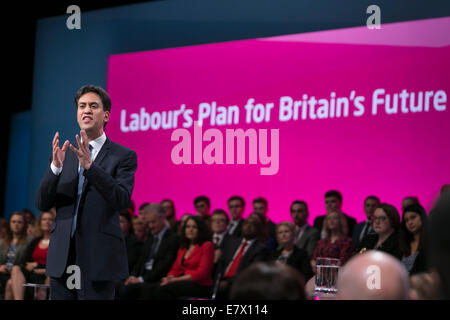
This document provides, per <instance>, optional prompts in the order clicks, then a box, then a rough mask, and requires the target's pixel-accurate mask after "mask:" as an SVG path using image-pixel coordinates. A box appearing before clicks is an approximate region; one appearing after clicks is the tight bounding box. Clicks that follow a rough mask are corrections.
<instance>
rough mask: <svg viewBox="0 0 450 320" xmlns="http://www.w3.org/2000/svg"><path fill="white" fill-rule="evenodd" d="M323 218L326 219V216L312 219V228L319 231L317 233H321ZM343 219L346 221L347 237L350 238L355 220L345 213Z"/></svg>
mask: <svg viewBox="0 0 450 320" xmlns="http://www.w3.org/2000/svg"><path fill="white" fill-rule="evenodd" d="M325 217H326V215H322V216H317V217H316V218H315V219H314V228H316V229H317V230H319V232H321V231H322V227H323V221H324V220H325ZM344 217H345V218H346V219H347V227H348V234H347V236H349V237H351V236H352V235H353V229H354V228H355V225H356V219H355V218H352V217H350V216H349V215H347V214H345V213H344Z"/></svg>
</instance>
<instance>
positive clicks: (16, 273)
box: [5, 212, 54, 300]
mask: <svg viewBox="0 0 450 320" xmlns="http://www.w3.org/2000/svg"><path fill="white" fill-rule="evenodd" d="M53 220H54V216H53V214H52V213H50V212H42V213H41V214H40V215H39V217H38V219H37V220H36V230H35V232H36V235H38V237H37V238H35V239H33V240H32V241H31V242H30V244H29V245H28V247H27V249H26V253H25V261H24V263H23V264H20V265H15V266H13V267H12V270H11V279H10V280H9V281H8V283H7V285H6V290H8V291H9V292H8V293H9V294H8V297H9V298H10V299H14V300H23V298H24V293H25V289H24V286H23V284H24V283H26V282H30V283H40V284H42V283H46V284H48V283H49V279H48V277H46V276H45V266H46V261H47V250H48V245H49V243H50V231H51V229H52V224H53ZM6 297H7V296H6V293H5V298H6Z"/></svg>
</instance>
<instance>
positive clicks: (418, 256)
mask: <svg viewBox="0 0 450 320" xmlns="http://www.w3.org/2000/svg"><path fill="white" fill-rule="evenodd" d="M427 220H428V218H427V214H426V212H425V209H424V208H423V207H422V206H421V205H420V204H413V205H410V206H407V207H406V208H405V210H403V215H402V224H401V226H400V233H399V246H400V251H401V253H402V258H401V259H402V263H403V265H404V266H405V267H406V269H407V270H408V272H409V274H410V275H412V274H415V273H419V272H424V271H427V257H426V249H425V248H426V245H425V242H426V230H427Z"/></svg>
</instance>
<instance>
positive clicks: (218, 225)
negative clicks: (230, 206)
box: [211, 214, 227, 233]
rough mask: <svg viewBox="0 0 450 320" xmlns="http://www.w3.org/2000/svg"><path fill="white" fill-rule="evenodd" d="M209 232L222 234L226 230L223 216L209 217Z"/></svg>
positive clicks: (225, 219)
mask: <svg viewBox="0 0 450 320" xmlns="http://www.w3.org/2000/svg"><path fill="white" fill-rule="evenodd" d="M211 230H212V232H214V233H222V232H225V230H227V218H226V217H225V216H224V215H223V214H213V215H212V217H211Z"/></svg>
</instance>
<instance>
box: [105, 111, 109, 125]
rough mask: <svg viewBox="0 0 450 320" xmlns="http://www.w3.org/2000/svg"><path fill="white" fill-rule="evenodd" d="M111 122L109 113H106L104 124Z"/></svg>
mask: <svg viewBox="0 0 450 320" xmlns="http://www.w3.org/2000/svg"><path fill="white" fill-rule="evenodd" d="M108 121H109V111H105V119H104V122H105V123H107V122H108Z"/></svg>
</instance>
